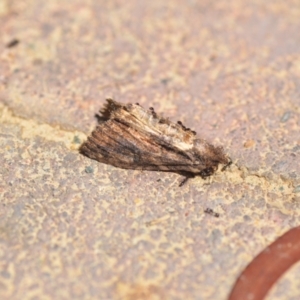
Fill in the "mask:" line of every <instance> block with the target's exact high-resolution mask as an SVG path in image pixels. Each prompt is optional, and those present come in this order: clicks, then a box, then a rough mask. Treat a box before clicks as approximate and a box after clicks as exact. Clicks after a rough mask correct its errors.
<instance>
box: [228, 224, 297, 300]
mask: <svg viewBox="0 0 300 300" xmlns="http://www.w3.org/2000/svg"><path fill="white" fill-rule="evenodd" d="M299 260H300V226H298V227H295V228H293V229H291V230H289V231H288V232H286V233H285V234H284V235H282V236H281V237H279V238H278V239H277V240H276V241H275V242H273V243H272V244H271V245H269V246H268V247H267V248H265V249H264V250H263V251H262V252H261V253H260V254H259V255H258V256H256V257H255V258H254V259H253V260H252V262H251V263H250V264H249V265H248V266H247V267H246V269H245V270H244V271H243V272H242V274H241V275H240V276H239V278H238V279H237V281H236V283H235V285H234V287H233V289H232V291H231V293H230V296H229V298H228V300H244V299H245V300H246V299H251V300H262V299H264V297H265V296H266V294H267V293H268V291H269V290H270V288H271V287H272V285H273V284H274V283H275V282H276V281H277V279H278V278H279V277H280V276H281V275H282V274H283V273H284V272H285V271H286V270H287V269H289V268H290V267H291V266H292V265H293V264H294V263H296V262H297V261H299Z"/></svg>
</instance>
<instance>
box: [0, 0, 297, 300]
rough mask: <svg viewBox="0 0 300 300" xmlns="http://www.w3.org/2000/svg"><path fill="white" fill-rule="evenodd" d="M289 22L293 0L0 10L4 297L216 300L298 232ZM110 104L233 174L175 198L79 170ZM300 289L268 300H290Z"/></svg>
mask: <svg viewBox="0 0 300 300" xmlns="http://www.w3.org/2000/svg"><path fill="white" fill-rule="evenodd" d="M83 2H84V3H83ZM299 20H300V8H299V2H298V1H297V0H295V1H293V0H288V1H286V0H278V1H269V0H268V1H263V2H262V1H241V0H235V1H233V0H232V1H225V0H221V1H215V2H214V3H212V2H211V1H204V0H203V1H183V0H182V1H180V0H174V1H164V2H162V1H158V0H154V1H149V2H145V1H134V0H130V1H126V3H125V1H121V0H119V1H118V0H116V1H96V0H89V1H81V0H72V1H69V0H59V1H58V0H53V1H38V0H24V1H15V0H13V1H8V0H2V1H0V104H1V106H0V109H1V114H0V116H1V119H0V120H1V121H0V145H1V146H0V166H1V168H0V172H1V176H0V198H1V202H0V205H1V206H0V261H1V264H0V298H1V299H101V300H102V299H103V300H106V299H155V300H156V299H178V300H179V299H226V297H227V295H228V294H229V291H230V289H231V287H232V285H233V283H234V281H235V279H236V278H237V276H238V275H239V273H240V272H241V270H242V269H243V268H244V267H245V266H246V265H247V264H248V263H249V262H250V261H251V260H252V259H253V257H254V256H255V255H256V254H257V253H259V252H260V251H261V250H262V249H264V248H265V247H266V246H267V245H268V244H269V243H271V242H272V241H273V240H274V239H275V238H277V237H278V236H280V235H281V234H282V233H284V232H285V231H287V230H288V229H290V228H291V227H294V226H297V225H299V221H300V213H299V205H300V204H299V203H300V163H299V161H300V134H299V132H300V84H299V82H300V54H299V49H300V21H299ZM13 39H18V40H19V41H20V43H19V44H18V45H15V46H14V47H10V48H7V47H6V46H7V45H8V44H9V43H10V42H11V41H12V40H13ZM108 97H112V98H115V99H116V100H117V101H120V102H140V103H141V104H142V105H143V106H144V107H147V106H148V107H149V106H153V107H155V108H156V110H157V111H158V112H160V113H164V114H165V115H166V116H170V117H171V118H172V119H173V120H174V121H176V120H178V119H180V120H181V121H182V122H183V123H184V124H186V125H187V126H188V127H191V128H193V129H194V130H196V131H197V132H198V134H199V135H200V136H201V137H203V138H207V139H208V140H209V141H211V142H213V143H214V144H216V145H217V144H221V145H224V147H225V149H226V152H227V153H228V154H229V155H230V156H231V158H232V159H233V161H234V164H233V166H232V167H231V168H230V170H228V171H226V172H223V173H221V172H220V173H217V174H216V175H215V176H214V177H213V178H212V179H211V180H206V181H203V180H202V179H201V178H196V179H193V180H190V181H189V182H188V184H187V185H186V186H184V187H182V188H178V184H179V182H180V180H181V179H180V178H179V176H178V175H176V174H166V173H158V172H140V171H125V170H121V169H117V168H114V167H111V166H107V165H104V164H99V163H97V162H95V161H91V160H89V159H87V158H85V157H83V156H81V155H79V154H78V151H77V150H76V149H78V146H79V145H80V143H81V142H82V141H83V140H84V139H85V137H86V134H87V133H89V132H90V131H91V129H92V128H93V127H94V126H95V124H96V119H95V118H94V115H95V113H96V112H97V110H98V109H99V108H100V107H101V106H102V105H103V103H104V101H105V98H108ZM207 207H209V208H212V209H213V210H214V211H216V212H218V213H220V217H219V218H214V217H212V216H210V215H207V214H204V209H205V208H207ZM299 276H300V268H299V266H295V268H293V270H291V271H290V272H288V273H287V274H286V275H285V276H284V277H283V278H282V280H281V281H280V283H279V284H278V285H277V286H275V287H274V289H273V291H272V292H271V294H270V295H269V297H270V299H275V300H279V299H299V298H300V293H299V282H298V280H295V278H299ZM287 290H288V293H287Z"/></svg>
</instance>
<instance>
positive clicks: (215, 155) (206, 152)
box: [194, 139, 231, 167]
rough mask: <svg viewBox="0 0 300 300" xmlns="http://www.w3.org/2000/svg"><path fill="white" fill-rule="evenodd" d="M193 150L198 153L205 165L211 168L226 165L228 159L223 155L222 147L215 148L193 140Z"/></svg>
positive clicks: (206, 143)
mask: <svg viewBox="0 0 300 300" xmlns="http://www.w3.org/2000/svg"><path fill="white" fill-rule="evenodd" d="M194 147H195V150H196V151H197V152H198V155H200V156H201V157H202V158H203V159H204V160H205V163H206V164H208V165H209V166H211V167H214V166H215V167H217V166H218V164H223V165H228V164H229V163H230V161H231V160H230V158H229V157H228V156H227V155H226V154H225V153H224V150H223V147H215V146H213V145H211V144H209V143H208V142H207V141H205V140H202V139H197V140H195V143H194Z"/></svg>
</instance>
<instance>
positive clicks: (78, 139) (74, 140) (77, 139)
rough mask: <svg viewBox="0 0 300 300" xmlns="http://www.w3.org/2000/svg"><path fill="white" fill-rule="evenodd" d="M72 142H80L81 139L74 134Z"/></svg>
mask: <svg viewBox="0 0 300 300" xmlns="http://www.w3.org/2000/svg"><path fill="white" fill-rule="evenodd" d="M73 143H74V144H81V140H80V138H79V137H78V136H77V135H75V136H74V138H73Z"/></svg>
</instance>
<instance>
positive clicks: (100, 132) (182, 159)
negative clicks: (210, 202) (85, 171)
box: [80, 99, 231, 185]
mask: <svg viewBox="0 0 300 300" xmlns="http://www.w3.org/2000/svg"><path fill="white" fill-rule="evenodd" d="M100 113H101V116H100V118H99V119H100V122H99V125H98V126H97V127H96V129H95V130H94V131H93V132H92V134H91V135H90V136H89V137H88V140H87V141H86V142H84V143H83V144H82V145H81V147H80V152H81V153H82V154H84V155H86V156H88V157H89V158H92V159H95V160H97V161H99V162H102V163H106V164H110V165H113V166H115V167H119V168H123V169H136V170H152V171H166V172H176V173H179V174H182V175H185V176H186V179H185V180H184V181H183V182H182V183H181V184H180V185H183V183H184V182H185V181H186V180H187V179H188V178H189V177H194V176H196V175H199V176H201V177H203V178H204V177H207V176H210V175H212V174H213V173H214V172H215V171H216V170H217V168H218V165H219V164H223V165H224V166H225V167H227V166H228V165H229V164H230V163H231V160H230V158H229V157H228V156H226V155H225V154H224V152H223V148H222V147H215V146H213V145H211V144H209V143H208V142H206V141H205V140H203V139H197V138H196V132H195V131H192V130H190V129H189V128H186V127H185V126H184V125H183V124H182V123H181V122H180V121H178V122H177V123H172V122H171V121H169V120H168V119H166V118H163V117H160V116H158V115H157V114H156V113H155V111H154V109H153V108H152V107H150V108H149V109H148V110H146V109H144V108H143V107H141V106H140V105H139V104H138V103H136V104H122V103H119V102H116V101H114V100H112V99H107V104H106V105H105V107H104V108H103V109H102V110H100Z"/></svg>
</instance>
